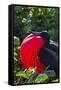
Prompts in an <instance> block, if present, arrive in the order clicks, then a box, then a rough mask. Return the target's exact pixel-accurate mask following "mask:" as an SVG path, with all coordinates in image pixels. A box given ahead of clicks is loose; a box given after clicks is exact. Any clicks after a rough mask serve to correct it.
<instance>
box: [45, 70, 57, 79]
mask: <svg viewBox="0 0 61 90" xmlns="http://www.w3.org/2000/svg"><path fill="white" fill-rule="evenodd" d="M44 73H45V74H47V75H48V77H49V78H50V79H53V78H55V77H56V73H55V71H54V70H46V71H45V72H44Z"/></svg>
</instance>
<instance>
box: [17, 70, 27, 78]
mask: <svg viewBox="0 0 61 90" xmlns="http://www.w3.org/2000/svg"><path fill="white" fill-rule="evenodd" d="M16 76H17V77H23V78H26V79H29V78H28V76H27V74H26V73H25V72H24V71H20V72H18V73H17V74H16Z"/></svg>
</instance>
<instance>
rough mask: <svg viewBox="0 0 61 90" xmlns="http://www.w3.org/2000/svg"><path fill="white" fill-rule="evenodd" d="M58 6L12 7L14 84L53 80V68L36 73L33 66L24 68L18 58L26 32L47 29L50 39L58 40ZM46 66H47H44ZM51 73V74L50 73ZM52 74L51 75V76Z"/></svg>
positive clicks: (54, 75)
mask: <svg viewBox="0 0 61 90" xmlns="http://www.w3.org/2000/svg"><path fill="white" fill-rule="evenodd" d="M58 15H59V11H58V8H46V7H31V6H15V7H14V57H13V58H14V84H15V85H17V84H30V83H48V82H58V79H57V80H55V77H56V74H55V72H54V70H48V69H45V70H44V71H43V72H42V73H39V74H36V73H35V68H36V67H34V68H31V67H30V68H29V69H24V68H23V66H22V63H21V58H20V55H19V54H20V53H19V52H20V44H21V42H22V40H23V39H24V37H25V35H26V33H27V32H29V31H30V30H33V31H44V30H47V31H48V33H49V35H50V39H51V40H53V41H56V42H59V41H58V33H59V20H58V17H59V16H58ZM46 68H47V67H46ZM52 73H53V74H52ZM51 75H52V76H51Z"/></svg>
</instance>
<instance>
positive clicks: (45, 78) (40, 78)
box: [35, 74, 49, 83]
mask: <svg viewBox="0 0 61 90" xmlns="http://www.w3.org/2000/svg"><path fill="white" fill-rule="evenodd" d="M48 80H49V79H48V75H47V74H39V75H38V76H37V77H36V79H35V83H45V82H47V81H48Z"/></svg>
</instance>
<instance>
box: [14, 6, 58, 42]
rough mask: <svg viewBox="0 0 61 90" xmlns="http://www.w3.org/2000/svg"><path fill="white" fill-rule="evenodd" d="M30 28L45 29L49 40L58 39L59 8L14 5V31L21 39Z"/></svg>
mask: <svg viewBox="0 0 61 90" xmlns="http://www.w3.org/2000/svg"><path fill="white" fill-rule="evenodd" d="M30 30H33V31H44V30H46V31H48V33H49V35H50V39H51V40H53V41H58V33H59V8H57V7H56V8H54V7H52V8H49V7H32V6H14V32H15V33H16V34H18V36H19V37H20V39H21V40H22V39H23V37H24V35H25V33H26V32H28V31H30ZM18 32H19V33H18ZM14 35H15V34H14Z"/></svg>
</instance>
